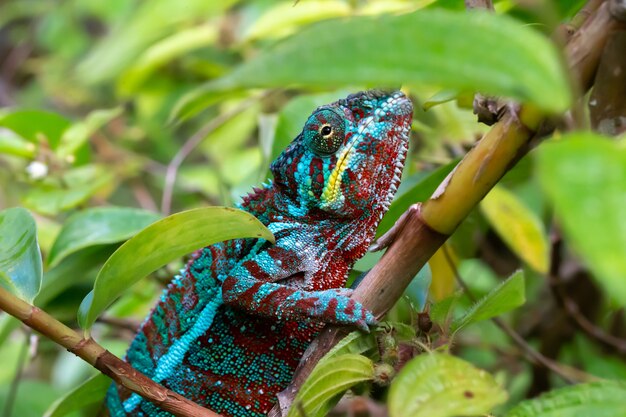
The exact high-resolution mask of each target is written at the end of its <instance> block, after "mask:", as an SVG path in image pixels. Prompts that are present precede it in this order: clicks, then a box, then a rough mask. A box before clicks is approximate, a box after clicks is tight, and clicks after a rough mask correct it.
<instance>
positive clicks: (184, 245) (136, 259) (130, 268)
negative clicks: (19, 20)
mask: <svg viewBox="0 0 626 417" xmlns="http://www.w3.org/2000/svg"><path fill="white" fill-rule="evenodd" d="M245 237H253V238H261V239H266V240H269V241H272V242H273V241H274V238H273V236H272V234H271V233H270V232H269V230H267V229H266V228H265V226H263V224H262V223H261V222H259V221H258V220H257V219H256V218H255V217H254V216H252V215H251V214H249V213H246V212H244V211H241V210H235V209H231V208H226V207H206V208H202V209H195V210H188V211H184V212H182V213H177V214H174V215H171V216H168V217H166V218H164V219H162V220H159V221H158V222H156V223H153V224H151V225H150V226H148V227H146V228H145V229H144V230H142V231H141V232H139V233H138V234H136V235H135V236H134V237H132V238H131V239H130V240H128V241H127V242H126V243H124V244H123V245H122V246H120V247H119V249H118V250H116V251H115V253H113V255H112V256H111V257H110V258H109V259H108V260H107V261H106V263H105V264H104V266H103V267H102V269H101V270H100V273H99V274H98V277H97V278H96V282H95V284H94V289H93V291H91V292H90V293H89V294H88V295H87V297H85V299H84V300H83V302H82V304H81V307H80V310H79V312H78V321H79V324H80V325H81V327H82V328H83V329H88V328H90V327H91V325H92V324H93V323H94V321H95V320H96V318H97V317H98V315H100V313H102V312H103V311H104V310H105V309H106V308H107V307H108V306H109V305H110V304H111V303H112V302H113V301H114V300H115V299H116V298H117V297H119V296H120V295H121V294H122V293H123V292H124V290H126V289H127V288H128V287H130V286H131V285H133V284H134V283H136V282H137V281H139V280H140V279H141V278H143V277H145V276H146V275H148V274H150V273H151V272H154V271H155V270H157V269H158V268H160V267H162V266H164V265H166V264H167V263H169V262H171V261H173V260H175V259H177V258H179V257H181V256H183V255H186V254H189V253H191V252H193V251H194V250H197V249H200V248H202V247H204V246H207V245H211V244H213V243H216V242H220V241H223V240H228V239H237V238H245Z"/></svg>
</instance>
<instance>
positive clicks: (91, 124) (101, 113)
mask: <svg viewBox="0 0 626 417" xmlns="http://www.w3.org/2000/svg"><path fill="white" fill-rule="evenodd" d="M120 114H122V108H121V107H115V108H113V109H105V110H94V111H92V112H91V113H89V114H88V115H87V117H85V120H83V121H82V122H78V123H74V124H73V125H72V126H70V127H69V128H68V129H67V130H65V132H63V135H62V136H61V142H60V143H59V146H58V148H57V151H56V153H57V155H58V156H59V157H60V158H68V157H70V156H73V155H74V154H75V153H76V152H77V151H78V149H79V148H80V147H81V146H82V145H84V144H85V142H87V140H88V139H89V137H90V136H91V135H93V134H94V132H96V131H97V130H98V129H100V128H101V127H102V126H104V125H105V124H107V123H108V122H110V121H111V120H112V119H114V118H116V117H117V116H119V115H120ZM72 162H73V161H72Z"/></svg>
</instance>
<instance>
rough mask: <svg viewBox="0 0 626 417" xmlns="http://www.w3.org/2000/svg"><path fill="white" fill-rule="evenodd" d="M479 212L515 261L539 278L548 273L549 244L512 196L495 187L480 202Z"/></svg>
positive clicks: (529, 213) (531, 216) (536, 221)
mask: <svg viewBox="0 0 626 417" xmlns="http://www.w3.org/2000/svg"><path fill="white" fill-rule="evenodd" d="M480 209H481V211H482V213H483V214H484V215H485V217H486V218H487V220H488V221H489V223H490V224H491V226H492V227H493V228H494V230H495V231H496V233H498V236H500V238H501V239H502V240H503V241H504V242H505V243H506V245H507V246H508V247H509V249H511V251H512V252H513V253H515V254H516V255H517V257H518V258H520V259H521V260H523V261H524V262H525V263H527V264H528V265H529V266H530V267H531V268H532V269H534V270H535V271H537V272H539V273H541V274H546V273H547V272H548V267H549V262H550V261H549V259H548V257H549V251H550V244H549V242H548V237H547V235H546V230H545V228H544V226H543V223H541V220H540V219H539V218H538V217H537V216H536V215H535V213H533V212H532V211H531V210H530V209H529V208H528V207H526V206H525V205H524V203H522V202H521V201H520V200H519V199H518V198H517V197H516V196H515V194H513V193H512V192H510V191H508V190H506V189H505V188H503V187H500V186H496V187H494V188H492V189H491V191H490V192H489V194H487V196H486V197H485V198H484V199H483V201H481V203H480Z"/></svg>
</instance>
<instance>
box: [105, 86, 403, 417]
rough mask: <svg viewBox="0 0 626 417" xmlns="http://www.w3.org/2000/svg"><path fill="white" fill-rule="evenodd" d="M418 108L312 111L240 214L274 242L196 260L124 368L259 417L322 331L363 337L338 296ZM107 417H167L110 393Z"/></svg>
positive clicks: (391, 185)
mask: <svg viewBox="0 0 626 417" xmlns="http://www.w3.org/2000/svg"><path fill="white" fill-rule="evenodd" d="M412 113H413V106H412V104H411V101H410V100H409V99H408V98H407V97H406V96H405V95H404V94H403V93H401V92H384V91H379V90H371V91H365V92H360V93H357V94H353V95H350V96H348V97H347V98H345V99H341V100H338V101H336V102H334V103H332V104H329V105H325V106H322V107H319V108H318V109H316V110H315V111H314V112H313V113H312V114H311V116H310V117H309V118H308V120H307V121H306V123H305V124H304V128H303V130H302V132H301V133H300V134H299V135H298V136H297V137H296V138H295V139H294V140H293V142H292V143H291V144H290V145H289V146H288V147H287V148H286V149H285V150H284V151H283V152H282V154H281V155H280V156H279V157H278V158H277V159H276V160H275V161H274V162H273V163H272V165H271V172H272V174H273V177H274V178H273V181H270V182H269V183H268V184H264V185H263V187H261V188H255V189H254V191H253V192H252V193H250V194H249V195H247V196H246V197H244V198H243V201H242V203H241V205H240V208H241V209H243V210H245V211H247V212H249V213H252V214H253V215H255V216H256V217H257V218H258V219H259V220H260V221H261V222H263V224H265V225H266V226H267V227H268V228H269V230H270V231H272V233H273V234H274V236H275V238H276V244H274V245H272V244H271V243H270V242H268V241H265V240H263V239H238V240H232V241H227V242H222V243H218V244H214V245H211V246H208V247H206V248H204V249H201V250H199V251H197V252H196V253H195V254H194V255H193V256H192V259H191V260H190V261H189V263H188V264H187V266H186V267H185V268H184V269H182V270H181V273H180V275H177V276H176V277H174V279H173V280H172V282H171V283H170V284H169V285H168V286H167V288H166V289H165V290H164V292H163V294H162V296H161V298H160V300H159V302H158V303H157V305H156V306H155V307H154V309H153V310H152V312H151V314H150V315H149V316H148V317H147V318H146V320H145V321H144V322H143V323H142V325H141V327H140V328H139V331H138V333H137V335H136V336H135V339H134V341H133V342H132V344H131V346H130V348H129V350H128V352H127V356H126V360H127V361H128V362H129V363H130V364H132V366H134V367H135V368H136V369H138V370H139V371H141V372H143V373H144V374H146V375H147V376H149V377H150V378H152V379H153V380H154V381H156V382H158V383H160V384H162V385H164V386H166V387H168V388H169V389H171V390H173V391H176V392H178V393H179V394H181V395H183V396H185V397H186V398H189V399H190V400H192V401H194V402H196V403H198V404H200V405H201V406H203V407H207V408H209V409H211V410H213V411H215V412H218V413H220V414H222V415H224V416H236V417H241V416H244V417H257V416H265V415H266V414H267V413H268V411H269V410H270V409H271V408H272V406H273V405H274V404H275V403H276V401H277V399H276V394H277V393H278V392H280V391H282V390H283V389H284V388H285V387H286V386H287V385H288V384H289V383H290V381H291V378H292V375H293V373H294V371H295V369H296V366H297V365H298V361H299V359H300V358H301V356H302V354H303V353H304V351H305V349H306V348H307V346H308V345H309V343H310V342H311V341H312V340H313V338H314V337H315V336H316V334H317V333H318V332H319V330H320V329H321V328H322V327H323V325H324V323H338V324H345V325H353V326H356V327H358V328H361V329H364V330H367V329H368V326H369V325H373V324H375V323H376V320H375V318H374V316H373V315H372V313H371V312H369V311H368V310H366V309H365V308H364V307H363V306H362V305H361V304H360V303H359V302H357V301H355V300H353V299H351V298H350V294H351V292H352V290H350V289H346V288H343V286H344V285H345V283H346V279H347V275H348V272H349V270H350V268H351V267H352V265H353V264H354V262H355V261H356V260H358V259H359V258H361V257H362V256H363V255H364V254H365V252H366V251H367V249H368V247H369V245H370V243H371V241H372V239H373V238H374V235H375V231H376V227H377V226H378V223H379V221H380V219H381V218H382V216H383V214H384V213H385V212H386V211H387V209H388V207H389V204H390V202H391V199H392V198H393V196H394V194H395V192H396V189H397V187H398V185H399V183H400V177H401V175H402V169H403V166H404V159H405V156H406V152H407V147H408V138H409V133H410V129H411V120H412ZM106 405H107V407H108V410H109V413H110V415H111V416H112V417H123V416H150V417H165V416H170V415H171V414H169V413H167V412H165V411H162V410H160V409H159V408H158V407H157V406H155V405H153V404H152V403H150V402H148V401H145V400H143V399H142V398H141V397H139V396H138V395H137V394H133V393H131V392H129V391H128V390H126V389H125V388H123V387H117V386H115V385H112V386H111V387H110V389H109V391H108V393H107V400H106Z"/></svg>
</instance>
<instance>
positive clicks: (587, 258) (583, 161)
mask: <svg viewBox="0 0 626 417" xmlns="http://www.w3.org/2000/svg"><path fill="white" fill-rule="evenodd" d="M537 162H538V164H537V173H538V175H539V181H540V182H541V185H542V187H543V189H544V190H545V192H546V194H547V196H548V197H549V199H550V201H551V202H552V205H553V206H554V212H555V215H556V217H557V219H558V220H559V223H560V224H561V227H562V229H563V233H564V235H565V237H566V240H567V242H568V243H569V244H570V245H571V246H572V248H573V249H574V250H575V251H576V252H577V254H578V255H579V256H580V257H581V258H582V260H583V261H584V262H585V263H586V264H587V265H588V266H589V268H590V269H591V271H592V272H593V274H594V276H595V277H596V279H597V280H598V281H599V282H600V283H601V284H602V286H603V287H604V289H605V290H606V291H607V293H608V294H610V295H611V296H612V297H614V298H615V299H616V300H617V301H618V302H619V303H620V304H621V305H622V306H626V279H624V277H626V209H625V207H626V191H625V190H626V140H624V139H622V140H620V141H609V140H607V139H606V138H604V137H602V136H599V135H596V134H593V133H578V134H571V135H567V136H564V137H563V140H561V141H559V142H553V143H546V144H545V146H544V145H542V146H541V148H540V149H539V150H538V158H537Z"/></svg>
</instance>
